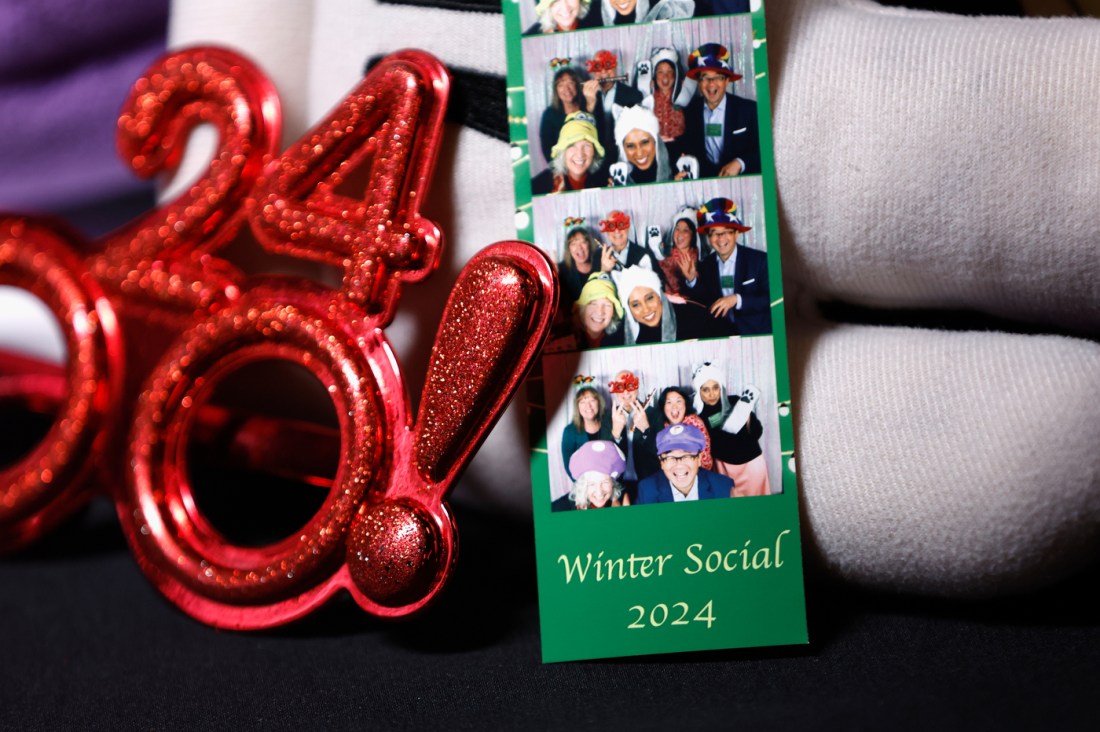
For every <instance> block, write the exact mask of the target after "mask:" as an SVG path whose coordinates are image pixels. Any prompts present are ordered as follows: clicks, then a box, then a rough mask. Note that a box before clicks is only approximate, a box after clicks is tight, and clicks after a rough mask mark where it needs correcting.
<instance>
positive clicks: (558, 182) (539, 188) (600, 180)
mask: <svg viewBox="0 0 1100 732" xmlns="http://www.w3.org/2000/svg"><path fill="white" fill-rule="evenodd" d="M604 155H605V153H604V149H603V145H601V144H600V140H599V136H598V134H597V132H596V120H595V118H594V117H593V116H592V115H590V114H589V113H587V112H573V113H572V114H570V115H569V116H568V117H566V118H565V124H563V125H562V127H561V133H560V134H559V135H558V142H557V144H555V145H554V147H553V148H552V149H551V150H550V168H549V169H547V170H544V171H542V172H541V173H539V174H538V175H536V176H535V177H534V178H533V179H532V180H531V192H532V193H533V194H535V195H539V194H544V193H560V192H562V191H579V190H582V189H584V188H599V187H601V186H605V185H607V181H608V177H607V173H606V172H605V171H604V165H603V161H604Z"/></svg>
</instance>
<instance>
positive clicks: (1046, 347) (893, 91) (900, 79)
mask: <svg viewBox="0 0 1100 732" xmlns="http://www.w3.org/2000/svg"><path fill="white" fill-rule="evenodd" d="M243 4H248V5H253V6H255V7H260V6H262V12H260V11H257V12H254V13H252V17H251V19H250V21H249V22H247V23H234V24H232V25H231V26H230V25H227V24H226V21H225V19H226V18H229V17H230V16H236V15H238V14H239V13H240V12H241V11H239V10H238V9H237V8H238V6H240V5H242V3H240V2H239V1H236V2H231V3H226V2H218V3H215V2H211V1H208V0H180V1H179V2H177V3H175V8H174V11H173V20H172V24H171V43H172V44H173V45H174V46H178V45H183V44H193V43H199V42H205V41H210V40H214V39H217V40H219V41H222V42H225V41H232V42H233V45H235V46H237V47H238V48H241V49H244V50H245V51H247V52H249V53H251V54H252V55H253V56H254V57H255V58H256V59H257V60H258V61H259V62H260V63H261V65H262V66H264V67H265V68H266V69H267V71H268V73H269V74H271V75H272V77H273V78H275V79H276V80H279V83H280V84H282V83H283V81H282V80H283V79H289V80H291V81H290V82H289V84H290V86H289V88H287V87H284V88H282V89H281V90H280V91H281V92H282V94H283V100H284V106H285V108H286V110H287V121H288V130H287V136H288V138H290V139H293V138H294V137H295V136H296V135H297V134H300V133H301V132H303V131H304V128H305V125H306V123H305V122H304V121H303V120H316V119H319V118H320V117H321V116H323V114H324V112H325V111H326V110H327V109H328V108H329V107H330V106H331V105H333V104H335V103H337V102H338V101H339V100H340V99H341V98H342V96H343V95H344V94H345V93H346V91H347V90H348V89H349V88H350V87H351V86H352V85H354V84H355V83H356V82H357V80H358V79H359V78H360V74H361V72H362V68H363V65H364V62H365V61H366V60H367V59H368V58H370V57H372V56H375V55H378V54H383V53H386V52H390V51H394V50H397V49H400V48H404V47H422V48H426V49H428V50H430V51H432V52H433V53H435V54H436V55H438V56H439V57H440V58H441V59H442V60H443V61H444V62H445V63H449V64H454V65H456V66H461V67H466V68H472V69H479V70H483V71H488V72H492V73H503V71H504V68H505V62H504V55H503V23H502V19H501V16H499V15H495V14H479V13H467V12H459V11H446V10H433V9H424V8H415V7H408V6H400V5H381V4H378V3H377V2H375V0H314V1H313V3H312V4H310V3H306V2H298V1H297V0H286V1H285V2H264V3H255V2H250V3H243ZM303 7H308V9H309V10H310V11H311V20H309V19H305V20H303V18H304V17H305V16H303V15H302V13H304V12H305V11H303V10H302V8H303ZM195 8H199V9H200V10H201V12H200V11H199V10H196V9H195ZM768 13H769V17H768V24H769V34H770V37H769V39H768V44H769V59H770V64H771V81H772V89H773V94H774V96H773V99H774V117H775V141H776V167H777V177H778V187H779V198H780V206H781V218H782V222H781V224H782V243H783V247H784V254H785V261H784V267H785V275H786V289H787V295H788V300H787V302H788V320H789V322H790V323H791V325H792V332H791V350H792V367H791V374H792V380H793V386H794V392H795V397H796V403H795V404H796V409H797V412H796V416H797V417H798V444H797V448H798V468H799V471H800V479H801V483H802V491H803V507H804V519H805V534H806V536H807V539H808V541H807V547H808V549H807V552H808V554H809V556H810V559H811V563H812V564H813V563H814V562H815V560H816V563H817V565H818V566H822V567H824V568H826V569H827V570H828V571H829V572H830V573H831V574H832V575H834V576H837V577H841V578H844V579H846V580H849V581H853V582H858V583H861V584H865V585H869V586H873V587H878V588H890V589H899V590H905V591H912V592H920V593H929V594H945V595H955V596H988V595H994V594H1001V593H1007V592H1012V591H1019V590H1024V589H1029V588H1032V587H1035V586H1037V585H1039V584H1042V583H1044V582H1049V581H1051V580H1053V579H1056V578H1057V577H1058V576H1061V575H1062V574H1064V573H1065V572H1068V571H1070V570H1072V569H1073V568H1075V567H1076V566H1079V565H1080V564H1081V563H1083V562H1084V561H1087V560H1089V559H1093V558H1095V556H1096V554H1097V551H1098V546H1100V451H1098V450H1097V446H1098V444H1100V407H1098V406H1097V404H1098V403H1100V346H1098V345H1097V344H1096V343H1094V342H1091V341H1087V340H1083V339H1071V338H1060V337H1040V336H1020V335H1009V334H1002V333H943V332H933V331H922V330H913V329H894V328H874V327H864V326H831V327H830V326H826V325H824V324H822V323H820V322H818V321H817V320H816V319H815V318H814V316H813V307H812V302H813V301H814V300H815V299H820V298H828V297H840V298H843V299H846V300H850V301H856V302H862V303H867V304H871V305H880V306H906V307H927V308H942V307H965V308H973V309H977V310H982V311H985V312H989V313H993V314H997V315H1002V316H1007V317H1012V318H1016V319H1020V320H1024V321H1031V322H1043V323H1048V324H1053V325H1056V326H1060V327H1066V328H1070V329H1074V330H1077V331H1080V332H1082V333H1084V334H1086V335H1091V336H1093V337H1095V336H1096V334H1097V333H1100V257H1098V256H1097V250H1096V244H1097V242H1100V217H1097V216H1096V215H1095V209H1096V206H1097V203H1098V202H1100V124H1098V123H1097V110H1098V109H1100V77H1098V76H1097V75H1096V69H1098V68H1100V23H1098V22H1095V21H1088V20H1041V21H1040V20H1018V19H972V18H962V17H957V16H948V15H939V14H932V13H919V12H911V11H904V10H895V9H884V8H881V7H879V6H877V5H875V4H873V3H870V2H863V1H862V0H783V1H782V2H780V1H779V0H776V1H774V2H772V3H771V4H770V5H769V6H768ZM307 15H309V14H308V13H307ZM287 17H293V18H294V19H295V22H294V25H295V28H294V32H292V33H289V34H287V32H286V31H287V24H286V23H285V22H284V21H285V19H286V18H287ZM227 35H230V36H232V37H231V38H227ZM303 67H308V77H307V79H308V81H307V84H306V86H307V88H306V89H303V88H302V87H300V86H296V83H297V82H296V81H295V80H297V79H300V74H301V73H302V70H303ZM299 125H300V126H301V128H300V129H295V127H296V126H299ZM511 186H512V183H511V166H510V164H509V157H508V145H506V144H505V143H502V142H499V141H496V140H492V139H490V138H488V137H486V136H484V135H482V134H480V133H478V132H474V131H471V130H469V129H459V128H457V127H453V126H452V128H451V129H449V130H448V136H447V141H446V146H445V148H444V151H443V156H442V160H441V161H440V167H439V170H438V173H437V176H436V182H435V184H434V186H433V189H432V192H431V196H430V198H429V204H428V205H427V206H426V210H425V213H426V215H428V216H430V217H432V218H434V219H436V220H438V221H439V223H440V225H441V226H442V227H443V229H444V231H445V232H446V234H447V237H448V239H447V243H448V246H449V247H450V248H449V250H448V254H447V255H446V256H445V258H444V264H443V267H442V270H441V271H440V272H439V273H437V274H436V275H435V276H434V277H433V279H432V281H431V282H432V284H430V285H426V286H409V287H407V288H406V290H405V297H404V299H403V300H402V304H401V315H400V316H399V318H398V320H397V322H395V324H394V325H393V326H392V327H391V328H390V329H388V330H387V334H388V335H389V337H390V338H391V339H392V340H393V341H394V342H395V346H396V347H397V349H398V351H399V353H400V354H401V356H402V358H403V359H404V363H405V364H406V366H407V369H406V370H407V381H408V383H409V385H410V389H411V391H413V392H414V396H415V393H416V392H418V391H419V384H421V383H422V379H423V373H424V364H425V361H426V358H427V353H428V349H429V348H430V345H431V340H432V337H433V335H434V331H435V327H436V322H437V319H438V316H439V313H440V311H441V310H442V305H443V300H444V299H445V296H446V289H447V288H446V287H444V286H443V285H444V284H445V283H446V282H449V281H451V280H453V278H454V277H455V276H456V274H457V271H458V269H459V268H460V267H461V264H462V263H463V262H465V261H466V260H467V259H468V258H469V257H470V256H471V255H472V254H473V253H474V252H475V251H477V250H478V249H480V248H481V247H483V246H485V245H486V244H488V243H490V242H492V241H495V240H497V239H504V238H510V237H512V236H514V227H513V202H512V187H511ZM796 300H797V301H798V302H801V303H811V304H810V305H806V306H803V307H801V308H796V307H794V306H793V303H794V302H795V301H796ZM521 401H522V399H521ZM522 414H523V407H522V404H520V405H518V406H514V407H513V408H512V409H511V410H509V413H508V415H506V417H505V419H504V420H503V422H502V424H501V425H500V426H499V427H498V428H497V429H496V431H495V432H494V434H493V435H492V436H491V438H490V440H489V442H487V443H486V446H485V447H484V448H483V449H482V451H481V453H480V454H479V455H478V457H477V459H476V460H475V461H474V464H473V465H472V466H471V469H470V470H469V471H468V473H467V475H466V477H465V478H464V479H463V484H462V485H461V486H460V487H459V489H458V490H457V491H456V494H455V500H456V501H459V502H461V501H464V500H482V501H491V502H492V503H493V504H494V505H497V506H501V507H507V508H511V509H513V510H516V509H522V508H526V507H528V506H529V499H530V490H529V485H530V481H529V477H528V475H527V442H526V440H527V438H526V433H525V429H524V420H523V419H522ZM528 510H529V509H528Z"/></svg>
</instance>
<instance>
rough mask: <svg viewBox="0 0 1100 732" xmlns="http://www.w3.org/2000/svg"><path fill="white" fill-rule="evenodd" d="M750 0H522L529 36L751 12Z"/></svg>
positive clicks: (523, 18) (521, 18) (522, 9)
mask: <svg viewBox="0 0 1100 732" xmlns="http://www.w3.org/2000/svg"><path fill="white" fill-rule="evenodd" d="M750 9H751V6H750V3H749V0H520V1H519V12H520V21H521V25H522V27H523V28H525V29H526V30H524V32H523V34H524V35H525V36H533V35H541V34H544V33H566V32H569V31H575V30H585V29H587V28H599V27H602V26H621V25H630V24H637V23H652V22H654V21H658V20H678V19H682V18H700V17H703V16H708V15H729V14H732V13H747V12H749V11H750Z"/></svg>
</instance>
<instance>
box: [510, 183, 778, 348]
mask: <svg viewBox="0 0 1100 732" xmlns="http://www.w3.org/2000/svg"><path fill="white" fill-rule="evenodd" d="M763 201H764V198H763V188H762V184H761V179H760V177H759V176H748V177H738V178H729V179H724V180H717V181H683V182H681V183H675V184H669V185H664V186H647V187H644V188H618V189H614V190H610V191H602V192H595V191H586V192H585V193H583V194H581V195H579V196H568V197H566V196H547V197H544V198H539V199H536V200H535V201H534V203H533V206H532V211H533V216H534V222H535V227H534V233H535V237H534V238H535V243H536V244H537V245H538V246H540V247H542V248H543V249H544V250H545V251H547V252H548V253H549V254H550V256H551V257H553V258H554V260H555V261H556V262H557V263H558V274H559V276H560V278H561V284H562V287H561V300H560V303H559V307H558V313H557V319H556V322H555V326H554V331H553V333H552V335H551V339H550V342H549V344H548V346H547V350H548V351H550V352H554V351H571V350H585V349H590V348H607V347H609V346H622V345H627V346H630V345H636V344H644V343H668V342H671V341H682V340H691V339H695V338H722V337H725V336H730V335H766V334H768V333H770V332H771V292H770V287H769V282H768V272H769V271H768V255H767V232H766V231H765V227H764V206H763Z"/></svg>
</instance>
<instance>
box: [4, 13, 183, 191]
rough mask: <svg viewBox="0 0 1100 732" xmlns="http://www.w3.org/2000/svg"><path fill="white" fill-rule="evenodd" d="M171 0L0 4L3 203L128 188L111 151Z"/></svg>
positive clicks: (160, 45)
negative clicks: (121, 114) (132, 87)
mask: <svg viewBox="0 0 1100 732" xmlns="http://www.w3.org/2000/svg"><path fill="white" fill-rule="evenodd" d="M167 18H168V0H7V1H6V2H3V3H0V209H7V210H55V209H58V208H67V207H72V206H81V205H88V204H92V203H95V202H96V201H101V200H107V199H110V198H115V197H118V196H123V195H127V194H130V193H133V192H134V191H136V190H138V189H141V188H148V187H149V186H150V185H151V184H149V183H147V182H143V181H139V180H138V179H137V178H135V177H134V176H133V175H132V174H131V173H130V172H129V171H128V170H127V169H126V168H125V167H124V166H123V164H122V162H121V161H120V160H119V158H118V154H117V152H116V151H115V120H116V119H117V118H118V112H119V109H120V107H121V105H122V102H123V100H124V99H125V97H126V94H127V92H128V91H129V88H130V85H131V84H132V83H133V81H134V79H136V78H137V76H138V75H139V74H140V73H141V72H142V71H143V70H144V69H145V67H146V66H148V64H149V63H150V62H151V61H152V60H153V59H154V58H156V57H157V56H158V55H159V54H161V53H163V51H164V47H165V30H166V26H167Z"/></svg>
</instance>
